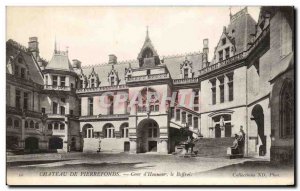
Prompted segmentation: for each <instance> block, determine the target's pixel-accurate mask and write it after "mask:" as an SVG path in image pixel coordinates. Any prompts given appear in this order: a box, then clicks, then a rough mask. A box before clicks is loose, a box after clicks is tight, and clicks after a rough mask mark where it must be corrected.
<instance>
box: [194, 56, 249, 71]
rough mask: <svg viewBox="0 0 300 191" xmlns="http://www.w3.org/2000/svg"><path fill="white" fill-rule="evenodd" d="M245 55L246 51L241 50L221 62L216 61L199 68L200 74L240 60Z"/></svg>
mask: <svg viewBox="0 0 300 191" xmlns="http://www.w3.org/2000/svg"><path fill="white" fill-rule="evenodd" d="M246 56H247V51H244V52H241V53H239V54H237V55H234V56H232V57H230V58H228V59H226V60H223V61H221V62H217V63H215V64H213V65H211V66H208V67H206V68H203V69H201V70H200V75H202V74H205V73H208V72H210V71H213V70H216V69H218V68H221V67H223V66H227V65H230V64H232V63H235V62H238V61H241V60H243V59H245V58H246Z"/></svg>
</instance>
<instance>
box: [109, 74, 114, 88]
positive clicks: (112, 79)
mask: <svg viewBox="0 0 300 191" xmlns="http://www.w3.org/2000/svg"><path fill="white" fill-rule="evenodd" d="M110 85H111V86H113V85H115V77H114V76H112V77H110Z"/></svg>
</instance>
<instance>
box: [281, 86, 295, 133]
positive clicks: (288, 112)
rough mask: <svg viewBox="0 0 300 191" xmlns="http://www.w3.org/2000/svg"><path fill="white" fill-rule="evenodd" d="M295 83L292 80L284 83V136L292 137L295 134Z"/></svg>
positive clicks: (282, 112) (282, 113)
mask: <svg viewBox="0 0 300 191" xmlns="http://www.w3.org/2000/svg"><path fill="white" fill-rule="evenodd" d="M293 89H294V88H293V84H292V83H291V82H290V81H287V82H285V83H284V85H283V88H282V90H281V97H280V101H281V111H280V119H281V124H280V125H281V128H280V131H281V132H280V135H281V137H282V138H288V137H292V136H293V135H294V96H293V93H294V91H293Z"/></svg>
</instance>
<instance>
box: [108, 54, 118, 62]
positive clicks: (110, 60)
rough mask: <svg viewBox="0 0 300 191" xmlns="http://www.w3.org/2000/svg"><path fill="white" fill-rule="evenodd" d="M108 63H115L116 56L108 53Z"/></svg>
mask: <svg viewBox="0 0 300 191" xmlns="http://www.w3.org/2000/svg"><path fill="white" fill-rule="evenodd" d="M108 58H109V59H108V63H109V64H116V63H117V57H116V55H114V54H110V55H108Z"/></svg>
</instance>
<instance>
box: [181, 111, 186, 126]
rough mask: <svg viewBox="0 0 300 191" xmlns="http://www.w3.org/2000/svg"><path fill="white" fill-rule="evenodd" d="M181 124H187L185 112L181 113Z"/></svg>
mask: <svg viewBox="0 0 300 191" xmlns="http://www.w3.org/2000/svg"><path fill="white" fill-rule="evenodd" d="M181 123H183V124H185V123H186V113H185V112H182V113H181Z"/></svg>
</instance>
